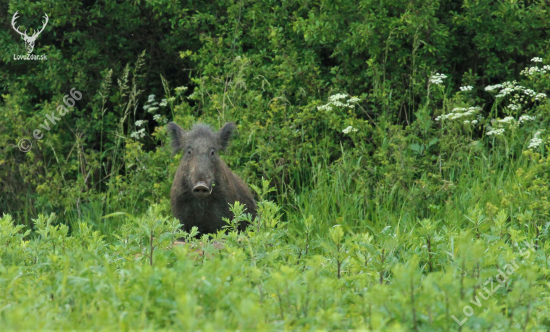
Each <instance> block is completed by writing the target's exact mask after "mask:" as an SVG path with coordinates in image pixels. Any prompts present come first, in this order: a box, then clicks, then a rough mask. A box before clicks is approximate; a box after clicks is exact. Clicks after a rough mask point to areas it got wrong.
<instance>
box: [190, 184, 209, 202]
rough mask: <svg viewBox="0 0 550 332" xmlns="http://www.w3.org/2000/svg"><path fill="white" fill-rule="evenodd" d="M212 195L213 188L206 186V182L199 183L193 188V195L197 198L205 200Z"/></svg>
mask: <svg viewBox="0 0 550 332" xmlns="http://www.w3.org/2000/svg"><path fill="white" fill-rule="evenodd" d="M210 193H212V188H211V187H210V188H209V186H208V185H207V184H206V182H204V181H199V182H197V184H196V185H195V186H194V187H193V195H194V196H195V197H197V198H205V197H207V196H208V195H210Z"/></svg>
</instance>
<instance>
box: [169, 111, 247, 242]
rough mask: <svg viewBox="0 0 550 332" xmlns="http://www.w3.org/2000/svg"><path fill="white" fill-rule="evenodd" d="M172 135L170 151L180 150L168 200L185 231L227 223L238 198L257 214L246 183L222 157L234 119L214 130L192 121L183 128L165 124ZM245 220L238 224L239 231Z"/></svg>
mask: <svg viewBox="0 0 550 332" xmlns="http://www.w3.org/2000/svg"><path fill="white" fill-rule="evenodd" d="M167 129H168V132H169V133H170V136H171V139H172V155H175V154H176V153H178V152H180V151H183V156H182V158H181V162H180V165H179V167H178V170H177V171H176V175H175V176H174V182H173V183H172V189H171V191H170V200H171V204H172V213H173V214H174V217H176V218H177V219H179V221H180V222H181V223H182V224H183V225H184V229H185V230H186V231H190V230H191V228H192V227H193V226H197V228H198V229H199V232H200V234H204V233H216V232H217V231H218V230H220V229H222V227H223V226H225V225H227V224H226V223H225V222H224V221H223V220H222V218H228V219H230V220H231V219H232V218H233V214H232V213H231V211H230V210H229V204H234V203H235V201H239V202H241V203H242V204H244V205H245V206H246V211H245V213H250V214H252V217H253V218H254V217H255V216H256V202H255V201H254V197H253V196H252V193H251V192H250V189H249V188H248V186H247V185H246V184H245V183H244V182H243V181H242V180H241V179H240V178H239V177H238V176H237V175H235V174H234V173H233V172H231V170H230V169H229V167H228V166H227V165H226V164H225V163H224V162H223V160H221V158H220V156H219V154H218V153H219V152H220V151H225V150H226V148H227V146H228V144H229V140H230V138H231V134H232V132H233V131H234V130H235V123H233V122H230V123H226V124H225V125H224V126H223V128H222V129H220V131H218V132H216V133H214V132H212V131H211V130H210V127H209V126H207V125H204V124H195V125H194V126H193V129H192V130H191V131H187V132H186V131H184V130H183V129H182V128H181V127H180V126H178V125H177V124H175V123H173V122H170V123H169V124H168V125H167ZM246 226H247V225H246V223H245V222H241V223H240V224H239V226H238V229H239V230H240V231H243V230H244V229H245V228H246Z"/></svg>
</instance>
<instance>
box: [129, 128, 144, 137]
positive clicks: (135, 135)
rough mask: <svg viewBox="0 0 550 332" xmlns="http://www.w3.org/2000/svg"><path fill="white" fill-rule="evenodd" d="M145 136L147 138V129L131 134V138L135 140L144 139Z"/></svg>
mask: <svg viewBox="0 0 550 332" xmlns="http://www.w3.org/2000/svg"><path fill="white" fill-rule="evenodd" d="M144 136H145V128H141V129H140V130H138V131H135V132H133V133H131V134H130V137H133V138H135V139H138V138H140V137H144Z"/></svg>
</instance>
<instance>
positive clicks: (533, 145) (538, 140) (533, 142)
mask: <svg viewBox="0 0 550 332" xmlns="http://www.w3.org/2000/svg"><path fill="white" fill-rule="evenodd" d="M542 131H543V130H537V132H536V133H535V135H533V138H532V139H531V140H530V141H529V146H528V147H527V148H528V149H529V150H532V149H534V148H537V147H538V146H539V145H540V144H541V143H542V139H541V138H540V137H539V135H540V134H541V133H542Z"/></svg>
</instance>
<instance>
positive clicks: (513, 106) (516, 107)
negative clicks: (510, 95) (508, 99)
mask: <svg viewBox="0 0 550 332" xmlns="http://www.w3.org/2000/svg"><path fill="white" fill-rule="evenodd" d="M506 107H508V108H509V109H511V110H512V111H517V110H519V109H521V105H516V104H510V105H508V106H506Z"/></svg>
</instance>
